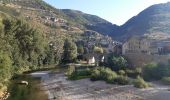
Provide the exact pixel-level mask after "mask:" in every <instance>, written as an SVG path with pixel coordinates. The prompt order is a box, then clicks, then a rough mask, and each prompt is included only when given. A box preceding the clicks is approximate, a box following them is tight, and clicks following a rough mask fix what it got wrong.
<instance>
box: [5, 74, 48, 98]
mask: <svg viewBox="0 0 170 100" xmlns="http://www.w3.org/2000/svg"><path fill="white" fill-rule="evenodd" d="M21 80H25V81H28V82H29V84H28V85H20V84H17V83H18V82H20V81H21ZM8 91H9V92H10V97H9V98H8V100H47V99H48V96H47V94H45V92H44V91H42V89H41V87H40V78H33V77H31V76H28V75H21V76H17V77H15V79H13V80H12V81H11V84H10V86H9V90H8Z"/></svg>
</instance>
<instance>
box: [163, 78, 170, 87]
mask: <svg viewBox="0 0 170 100" xmlns="http://www.w3.org/2000/svg"><path fill="white" fill-rule="evenodd" d="M161 81H162V82H163V83H165V84H167V85H170V77H163V78H162V79H161Z"/></svg>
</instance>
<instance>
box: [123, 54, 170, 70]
mask: <svg viewBox="0 0 170 100" xmlns="http://www.w3.org/2000/svg"><path fill="white" fill-rule="evenodd" d="M124 56H125V57H126V59H127V60H128V62H129V63H130V64H129V66H132V67H143V66H144V65H145V64H148V63H151V62H156V63H164V64H167V63H168V62H169V60H170V56H169V55H149V54H143V53H128V54H125V55H124Z"/></svg>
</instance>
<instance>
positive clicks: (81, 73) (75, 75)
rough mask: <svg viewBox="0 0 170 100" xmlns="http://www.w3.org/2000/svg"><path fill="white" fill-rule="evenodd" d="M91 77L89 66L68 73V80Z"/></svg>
mask: <svg viewBox="0 0 170 100" xmlns="http://www.w3.org/2000/svg"><path fill="white" fill-rule="evenodd" d="M90 77H91V71H90V69H89V68H87V69H82V70H75V71H73V72H72V73H71V74H70V75H68V78H69V79H70V80H79V79H83V78H90Z"/></svg>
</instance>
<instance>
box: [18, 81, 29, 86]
mask: <svg viewBox="0 0 170 100" xmlns="http://www.w3.org/2000/svg"><path fill="white" fill-rule="evenodd" d="M19 84H22V85H28V82H27V81H21V82H19Z"/></svg>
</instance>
